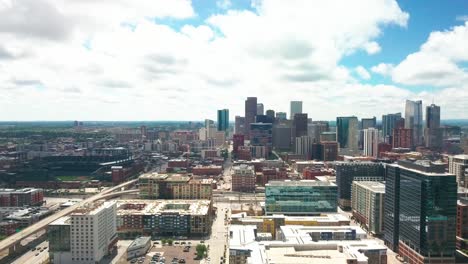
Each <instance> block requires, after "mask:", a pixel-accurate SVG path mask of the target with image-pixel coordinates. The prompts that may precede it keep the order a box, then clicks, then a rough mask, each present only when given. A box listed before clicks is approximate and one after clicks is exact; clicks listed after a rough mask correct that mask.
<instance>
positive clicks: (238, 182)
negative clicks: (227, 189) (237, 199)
mask: <svg viewBox="0 0 468 264" xmlns="http://www.w3.org/2000/svg"><path fill="white" fill-rule="evenodd" d="M232 170H233V173H232V191H233V192H254V191H255V180H256V178H255V170H254V167H253V166H248V165H245V164H241V165H239V166H234V167H232Z"/></svg>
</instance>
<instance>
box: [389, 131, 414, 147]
mask: <svg viewBox="0 0 468 264" xmlns="http://www.w3.org/2000/svg"><path fill="white" fill-rule="evenodd" d="M392 141H393V144H392V147H393V148H411V147H412V146H413V130H412V129H408V128H395V129H393V136H392Z"/></svg>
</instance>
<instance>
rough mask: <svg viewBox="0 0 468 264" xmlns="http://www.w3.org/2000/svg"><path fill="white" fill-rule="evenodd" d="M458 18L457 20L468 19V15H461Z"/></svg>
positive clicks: (463, 20)
mask: <svg viewBox="0 0 468 264" xmlns="http://www.w3.org/2000/svg"><path fill="white" fill-rule="evenodd" d="M456 19H457V21H462V22H465V21H468V15H460V16H457V17H456Z"/></svg>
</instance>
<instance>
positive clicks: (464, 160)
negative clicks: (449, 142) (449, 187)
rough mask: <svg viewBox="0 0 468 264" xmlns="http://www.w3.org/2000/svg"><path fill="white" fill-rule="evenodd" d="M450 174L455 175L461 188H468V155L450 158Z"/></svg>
mask: <svg viewBox="0 0 468 264" xmlns="http://www.w3.org/2000/svg"><path fill="white" fill-rule="evenodd" d="M448 169H449V173H452V174H455V176H456V177H457V183H458V185H459V186H463V187H465V188H467V187H468V178H467V176H468V175H467V171H468V155H455V156H449V167H448Z"/></svg>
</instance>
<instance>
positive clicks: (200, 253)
mask: <svg viewBox="0 0 468 264" xmlns="http://www.w3.org/2000/svg"><path fill="white" fill-rule="evenodd" d="M195 250H196V251H197V258H199V259H201V258H203V257H205V255H206V252H207V251H208V248H207V247H206V246H205V245H204V244H198V245H197V247H196V248H195Z"/></svg>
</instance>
